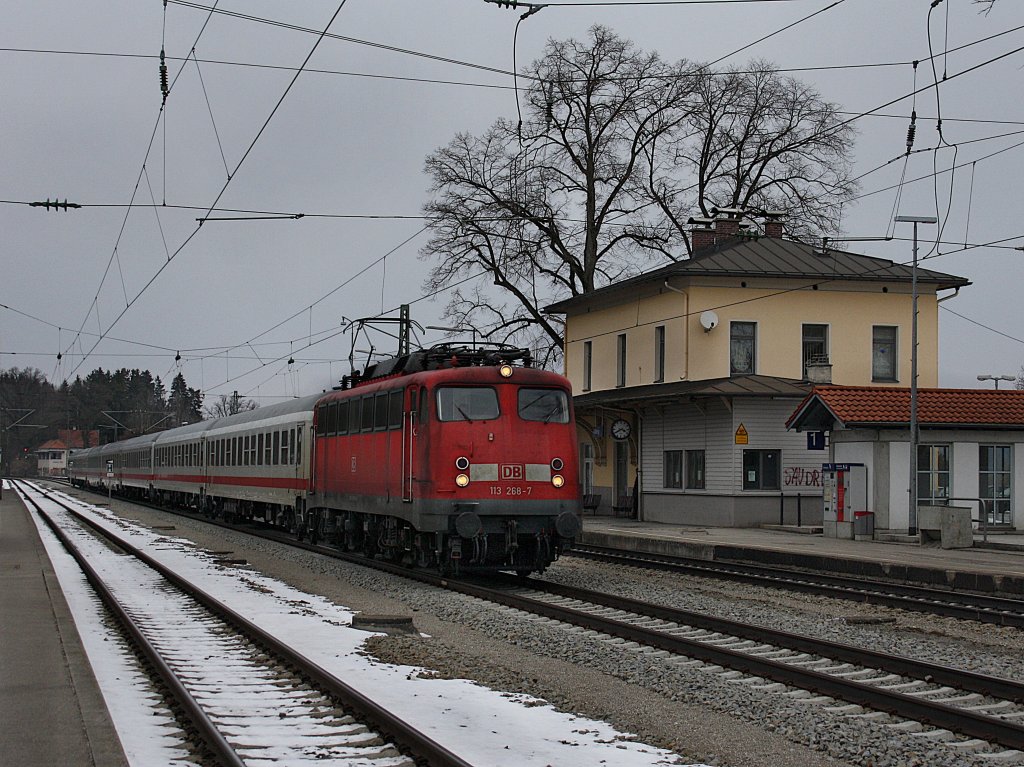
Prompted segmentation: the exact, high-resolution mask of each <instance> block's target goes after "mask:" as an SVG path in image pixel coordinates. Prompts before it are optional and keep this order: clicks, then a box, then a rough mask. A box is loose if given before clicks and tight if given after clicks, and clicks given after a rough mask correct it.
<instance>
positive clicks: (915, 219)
mask: <svg viewBox="0 0 1024 767" xmlns="http://www.w3.org/2000/svg"><path fill="white" fill-rule="evenodd" d="M896 223H900V224H902V223H906V224H913V225H914V263H913V266H912V267H911V270H910V292H911V294H912V297H913V298H912V303H913V315H914V316H913V321H912V323H911V326H910V514H909V515H908V525H907V527H908V530H907V532H908V533H909V534H910V535H917V225H918V224H937V223H939V220H938V219H937V218H935V216H896Z"/></svg>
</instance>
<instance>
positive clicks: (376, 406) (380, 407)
mask: <svg viewBox="0 0 1024 767" xmlns="http://www.w3.org/2000/svg"><path fill="white" fill-rule="evenodd" d="M373 428H374V430H375V431H383V430H384V429H386V428H388V394H387V392H380V393H379V394H377V395H375V396H374V398H373Z"/></svg>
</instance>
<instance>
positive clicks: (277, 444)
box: [273, 431, 281, 466]
mask: <svg viewBox="0 0 1024 767" xmlns="http://www.w3.org/2000/svg"><path fill="white" fill-rule="evenodd" d="M273 456H274V465H275V466H277V465H278V464H280V462H281V432H279V431H275V432H274V452H273Z"/></svg>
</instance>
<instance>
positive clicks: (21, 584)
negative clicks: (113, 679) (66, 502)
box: [0, 489, 127, 767]
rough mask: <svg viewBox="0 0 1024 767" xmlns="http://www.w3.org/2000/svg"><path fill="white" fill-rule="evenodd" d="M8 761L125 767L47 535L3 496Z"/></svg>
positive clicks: (0, 554) (2, 663) (0, 563)
mask: <svg viewBox="0 0 1024 767" xmlns="http://www.w3.org/2000/svg"><path fill="white" fill-rule="evenodd" d="M0 743H2V744H3V755H2V757H0V764H10V765H18V766H19V767H56V766H57V765H75V767H89V765H95V766H96V767H122V766H123V765H127V760H126V759H125V756H124V753H123V751H122V749H121V743H120V740H119V739H118V737H117V733H116V732H115V730H114V727H113V725H112V724H111V721H110V717H109V715H108V713H107V707H106V704H105V703H104V701H103V697H102V695H101V693H100V690H99V687H98V685H97V684H96V679H95V677H94V676H93V672H92V668H91V667H90V665H89V661H88V659H87V657H86V655H85V652H84V650H83V648H82V642H81V639H80V637H79V635H78V632H77V631H76V629H75V626H74V621H73V620H72V617H71V613H70V612H69V610H68V605H67V602H66V601H65V599H64V595H63V594H62V593H61V589H60V584H59V583H58V581H57V578H56V576H55V575H54V572H53V567H52V565H51V563H50V560H49V557H48V556H47V554H46V551H45V549H44V548H43V543H42V541H41V540H40V538H39V532H38V530H37V529H36V526H35V524H34V523H33V522H32V520H31V519H30V517H29V513H28V511H27V509H26V508H25V506H24V505H23V504H22V502H21V500H20V499H19V498H18V496H17V494H16V493H15V492H14V491H13V490H11V489H4V490H3V497H2V498H0Z"/></svg>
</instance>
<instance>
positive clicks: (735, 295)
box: [546, 210, 970, 526]
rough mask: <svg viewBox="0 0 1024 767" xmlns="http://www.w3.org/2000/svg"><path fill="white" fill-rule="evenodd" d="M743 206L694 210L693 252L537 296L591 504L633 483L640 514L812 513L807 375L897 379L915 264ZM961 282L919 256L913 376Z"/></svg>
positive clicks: (815, 476) (905, 357)
mask: <svg viewBox="0 0 1024 767" xmlns="http://www.w3.org/2000/svg"><path fill="white" fill-rule="evenodd" d="M746 219H747V217H745V215H744V214H743V212H742V211H736V210H721V211H717V212H716V218H715V219H691V220H690V224H691V226H692V227H693V228H692V229H691V232H690V235H691V241H692V243H693V255H692V256H691V257H690V258H687V259H683V260H680V261H677V262H674V263H671V264H668V265H666V266H664V267H662V268H660V269H655V270H652V271H649V272H645V273H643V274H640V275H638V276H636V277H632V278H630V279H626V280H622V281H621V282H616V283H613V284H611V285H608V286H606V287H604V288H601V289H599V290H595V291H592V292H590V293H586V294H584V295H579V296H575V297H573V298H569V299H566V300H564V301H561V302H559V303H556V304H553V305H551V306H548V307H547V308H546V311H547V312H549V313H552V314H561V315H564V316H565V349H564V358H565V375H566V376H567V377H568V378H569V379H570V381H571V382H572V385H573V391H574V403H575V407H576V415H577V422H578V425H579V441H580V458H581V461H580V463H581V473H582V476H581V478H580V479H581V484H582V485H583V489H584V491H585V492H586V493H589V494H593V495H597V494H600V495H601V498H602V500H601V504H600V507H599V511H604V512H608V511H611V509H612V507H613V506H619V507H620V508H621V506H622V503H621V501H622V500H623V499H625V498H627V497H631V496H632V495H633V492H634V491H633V487H632V486H633V485H634V483H636V482H637V481H639V483H640V492H638V493H637V496H638V505H639V508H638V509H637V510H636V512H637V513H638V514H639V515H640V516H641V518H644V519H647V520H650V521H663V522H676V523H689V524H700V525H726V526H729V525H732V526H753V525H759V524H763V523H766V522H778V521H779V519H780V516H781V515H783V514H784V516H785V517H786V521H787V522H789V521H795V518H796V511H797V507H798V505H800V506H801V507H802V510H803V521H805V522H815V521H816V520H820V519H821V492H822V489H821V481H820V480H821V478H820V471H816V470H815V468H817V469H819V470H820V467H821V463H822V459H823V457H824V455H825V451H824V447H825V445H824V441H822V440H821V439H818V438H815V439H814V440H808V439H806V437H805V435H800V434H797V433H795V432H790V431H787V429H786V425H785V424H786V419H787V417H788V416H789V415H790V413H792V412H793V409H794V408H795V407H796V406H797V405H798V404H799V403H800V401H801V400H802V399H803V398H804V397H805V396H806V395H807V394H808V392H809V391H810V389H811V386H812V382H813V383H830V382H832V381H836V382H838V383H843V384H851V385H876V386H882V387H884V386H893V387H895V386H907V385H908V383H909V380H910V347H911V318H912V311H911V306H912V291H911V283H912V270H911V268H910V267H909V266H907V265H904V264H899V263H895V262H893V261H889V260H886V259H881V258H874V257H871V256H866V255H861V254H857V253H851V252H848V251H845V250H839V249H836V248H834V247H820V246H815V245H812V244H807V243H802V242H796V241H793V240H789V239H785V238H784V237H783V231H782V229H783V226H782V222H781V220H780V219H779V217H778V216H776V215H772V214H769V215H768V216H767V217H766V220H765V221H764V222H763V233H754V232H752V231H748V230H747V229H746V228H745V227H747V226H748V223H747V221H746ZM908 255H909V252H908ZM969 284H970V282H969V281H968V280H967V279H965V278H963V277H957V276H955V275H951V274H944V273H942V272H936V271H933V270H930V269H922V268H918V269H917V285H918V294H919V300H918V306H919V322H918V371H919V374H918V381H919V384H920V385H921V386H931V387H934V386H937V385H938V353H939V341H938V331H939V318H938V314H939V311H938V301H939V300H940V298H939V293H940V292H941V291H958V290H959V289H960V288H961V287H964V286H966V285H969ZM949 295H952V293H949V294H946V296H944V297H948V296H949ZM815 514H816V515H817V516H816V519H815Z"/></svg>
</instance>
